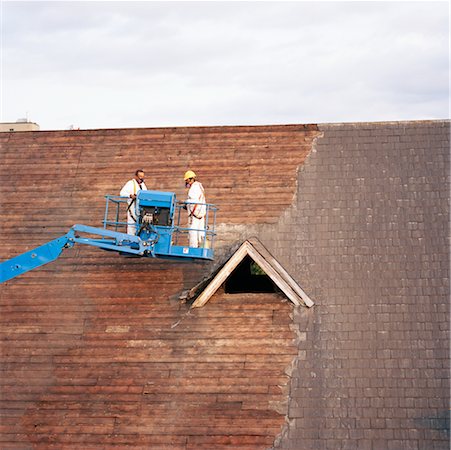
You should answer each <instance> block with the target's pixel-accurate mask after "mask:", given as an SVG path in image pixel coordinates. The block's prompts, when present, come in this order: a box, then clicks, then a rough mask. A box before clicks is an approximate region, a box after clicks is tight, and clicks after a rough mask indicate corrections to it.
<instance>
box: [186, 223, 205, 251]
mask: <svg viewBox="0 0 451 450" xmlns="http://www.w3.org/2000/svg"><path fill="white" fill-rule="evenodd" d="M188 224H189V229H190V230H189V231H188V238H189V246H190V247H193V248H198V247H199V244H202V242H203V240H204V237H205V232H204V230H205V217H202V218H201V219H198V218H197V217H194V216H190V217H189V220H188Z"/></svg>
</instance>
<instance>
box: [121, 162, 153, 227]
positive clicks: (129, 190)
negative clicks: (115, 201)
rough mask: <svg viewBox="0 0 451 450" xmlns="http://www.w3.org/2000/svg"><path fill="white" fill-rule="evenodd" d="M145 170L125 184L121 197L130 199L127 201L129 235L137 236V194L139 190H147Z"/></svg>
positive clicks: (136, 173) (137, 172)
mask: <svg viewBox="0 0 451 450" xmlns="http://www.w3.org/2000/svg"><path fill="white" fill-rule="evenodd" d="M144 178H145V176H144V170H142V169H138V170H137V171H136V172H135V176H134V177H133V178H132V179H131V180H128V181H127V183H125V185H124V187H123V188H122V189H121V192H120V194H119V195H120V196H121V197H128V200H127V204H128V207H127V233H128V234H136V194H137V192H138V191H139V190H141V189H144V190H147V187H146V183H144Z"/></svg>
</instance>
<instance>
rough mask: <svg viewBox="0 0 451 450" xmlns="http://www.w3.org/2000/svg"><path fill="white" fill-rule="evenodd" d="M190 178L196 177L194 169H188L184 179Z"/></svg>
mask: <svg viewBox="0 0 451 450" xmlns="http://www.w3.org/2000/svg"><path fill="white" fill-rule="evenodd" d="M189 178H196V174H195V173H194V172H193V171H192V170H188V171H187V172H185V176H184V178H183V179H184V180H185V181H186V180H188V179H189Z"/></svg>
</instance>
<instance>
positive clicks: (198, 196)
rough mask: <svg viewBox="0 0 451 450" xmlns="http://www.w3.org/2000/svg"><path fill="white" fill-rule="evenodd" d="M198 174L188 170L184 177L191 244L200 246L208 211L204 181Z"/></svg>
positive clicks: (203, 236) (195, 246)
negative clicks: (201, 180)
mask: <svg viewBox="0 0 451 450" xmlns="http://www.w3.org/2000/svg"><path fill="white" fill-rule="evenodd" d="M196 178H197V175H196V174H195V173H194V172H193V171H192V170H187V171H186V172H185V175H184V176H183V179H184V180H185V187H187V188H188V197H187V199H186V210H187V211H188V227H189V232H188V239H189V246H190V247H194V248H198V247H199V244H201V243H202V242H203V241H204V239H205V214H206V211H207V206H206V200H205V191H204V187H203V186H202V183H201V182H200V181H197V180H196Z"/></svg>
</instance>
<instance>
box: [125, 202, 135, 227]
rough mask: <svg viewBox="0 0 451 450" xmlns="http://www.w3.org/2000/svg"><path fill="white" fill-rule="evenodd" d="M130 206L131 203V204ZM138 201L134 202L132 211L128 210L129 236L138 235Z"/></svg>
mask: <svg viewBox="0 0 451 450" xmlns="http://www.w3.org/2000/svg"><path fill="white" fill-rule="evenodd" d="M129 204H130V203H129ZM135 217H136V200H135V201H134V202H133V204H132V206H130V209H128V210H127V234H133V235H135V234H136V220H135V219H134V218H135Z"/></svg>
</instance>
